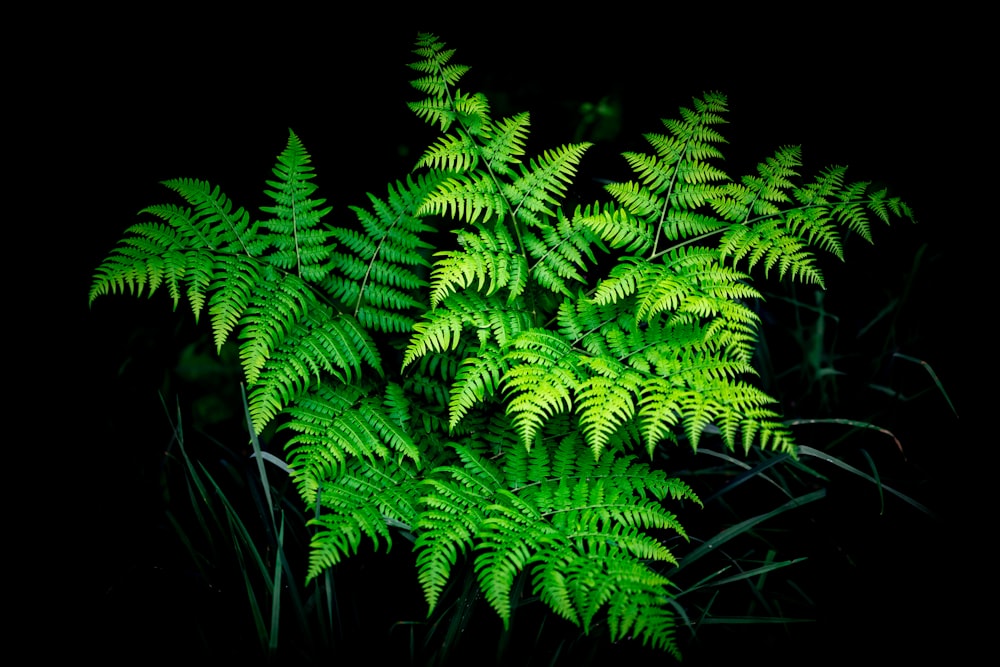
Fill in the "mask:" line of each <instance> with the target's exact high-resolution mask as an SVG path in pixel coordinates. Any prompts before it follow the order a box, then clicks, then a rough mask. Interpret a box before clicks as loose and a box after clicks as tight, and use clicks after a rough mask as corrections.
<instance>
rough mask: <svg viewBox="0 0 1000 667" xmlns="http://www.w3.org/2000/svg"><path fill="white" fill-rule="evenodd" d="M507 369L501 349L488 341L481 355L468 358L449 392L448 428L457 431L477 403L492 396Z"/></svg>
mask: <svg viewBox="0 0 1000 667" xmlns="http://www.w3.org/2000/svg"><path fill="white" fill-rule="evenodd" d="M506 372H507V364H506V363H505V361H504V360H503V358H502V357H501V355H500V350H499V349H498V348H497V347H496V346H495V345H493V344H491V343H487V344H486V345H484V346H483V347H482V348H480V350H479V354H477V355H474V356H469V357H466V358H465V359H463V360H462V363H461V364H460V366H459V370H458V373H457V374H456V376H455V382H454V384H453V385H452V387H451V390H450V392H449V401H448V427H449V429H451V430H454V429H455V427H456V426H458V424H459V422H460V421H461V420H462V418H463V417H464V416H465V415H466V414H467V413H468V412H469V410H471V409H472V408H473V407H474V406H476V405H477V404H479V403H482V402H483V401H485V400H487V399H489V398H492V397H493V396H494V394H495V393H496V391H497V388H498V387H499V386H500V382H501V378H502V377H503V376H504V375H505V374H506Z"/></svg>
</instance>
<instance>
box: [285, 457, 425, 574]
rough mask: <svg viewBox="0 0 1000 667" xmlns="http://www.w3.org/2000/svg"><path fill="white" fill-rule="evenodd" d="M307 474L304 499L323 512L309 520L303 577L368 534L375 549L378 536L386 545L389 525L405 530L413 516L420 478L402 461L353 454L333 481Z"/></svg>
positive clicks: (350, 552) (416, 513)
mask: <svg viewBox="0 0 1000 667" xmlns="http://www.w3.org/2000/svg"><path fill="white" fill-rule="evenodd" d="M310 480H311V481H312V482H313V485H314V486H315V492H314V493H313V494H312V495H311V498H310V499H309V500H307V502H309V503H310V504H313V503H318V504H319V505H320V506H321V507H322V508H323V512H322V513H320V515H319V516H318V517H316V518H313V519H311V520H310V521H309V525H310V526H312V527H313V528H314V530H315V532H314V533H313V536H312V540H311V542H310V548H311V550H310V553H309V568H308V572H307V574H306V580H307V581H311V580H313V579H314V578H315V577H317V576H319V575H320V574H321V573H322V572H323V571H325V570H327V569H328V568H330V567H332V566H334V565H336V564H337V563H339V562H340V561H341V560H342V559H343V558H345V557H349V556H351V555H354V554H356V553H357V552H358V549H359V547H360V545H361V542H362V539H364V538H368V539H370V540H371V541H372V544H373V546H374V548H375V549H378V548H379V546H380V543H381V541H383V540H384V541H385V543H386V549H387V550H388V549H391V548H392V532H391V531H390V530H389V528H390V527H396V528H400V529H403V530H409V529H411V528H412V527H413V526H414V525H416V523H417V521H418V518H419V512H420V502H419V498H420V490H421V489H420V484H421V483H420V481H419V480H418V479H417V478H416V477H415V476H414V475H413V473H412V470H410V469H409V468H408V467H407V466H406V465H400V464H399V463H398V462H393V463H385V462H380V461H367V460H364V459H359V458H354V459H351V460H350V461H348V462H347V464H346V465H345V466H344V467H343V468H342V469H341V470H340V472H339V474H338V475H337V477H336V480H335V481H333V479H331V478H327V479H326V480H324V481H322V482H319V483H316V481H315V478H310ZM301 488H303V484H302V482H301V480H300V489H301Z"/></svg>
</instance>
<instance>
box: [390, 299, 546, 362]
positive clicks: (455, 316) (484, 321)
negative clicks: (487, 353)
mask: <svg viewBox="0 0 1000 667" xmlns="http://www.w3.org/2000/svg"><path fill="white" fill-rule="evenodd" d="M518 305H519V304H514V305H513V306H508V305H507V303H506V300H501V299H500V298H499V297H498V296H496V295H493V296H488V297H483V296H480V295H479V294H476V293H474V292H465V293H458V292H455V293H452V294H450V295H448V296H447V297H446V298H445V299H444V301H443V302H442V303H441V306H440V307H438V308H437V309H435V310H432V311H429V312H427V313H425V314H424V318H423V320H421V321H420V322H417V323H416V324H414V325H413V336H412V337H411V338H410V343H409V345H408V346H407V348H406V352H405V354H404V356H403V366H404V367H406V366H409V365H410V364H411V363H413V362H414V361H415V360H417V359H419V358H420V357H422V356H423V355H425V354H427V353H428V352H432V351H436V352H446V351H450V350H454V349H455V348H457V347H458V344H459V341H460V340H461V338H462V334H463V332H464V330H466V329H469V330H470V331H473V332H475V334H476V337H477V339H478V340H479V343H480V345H483V344H485V343H486V342H487V341H489V340H492V341H493V342H494V343H495V344H496V345H497V347H499V348H501V349H503V348H505V347H507V345H508V344H509V343H510V341H511V340H513V339H514V338H515V337H516V336H517V335H518V334H519V333H520V332H522V331H524V330H526V329H528V328H530V327H531V314H530V313H528V312H525V311H524V310H521V309H520V308H518V307H517V306H518Z"/></svg>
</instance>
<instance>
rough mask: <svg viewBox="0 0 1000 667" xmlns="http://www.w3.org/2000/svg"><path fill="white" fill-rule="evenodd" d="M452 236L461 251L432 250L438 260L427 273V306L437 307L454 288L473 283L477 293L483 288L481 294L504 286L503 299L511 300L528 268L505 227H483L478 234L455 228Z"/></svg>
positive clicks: (523, 282) (521, 288)
mask: <svg viewBox="0 0 1000 667" xmlns="http://www.w3.org/2000/svg"><path fill="white" fill-rule="evenodd" d="M456 235H457V237H458V241H459V244H460V245H461V246H462V248H463V249H462V250H454V251H452V250H449V251H443V252H439V253H436V254H437V256H438V259H437V260H436V261H435V262H434V269H433V271H432V272H431V308H437V307H438V306H439V305H440V304H441V301H442V300H444V298H445V297H447V296H448V295H449V294H452V293H453V292H454V291H455V290H456V289H465V288H467V287H470V286H471V285H472V284H473V283H475V289H476V290H477V291H480V292H482V291H483V288H484V287H486V289H485V292H484V295H485V296H491V295H493V294H495V293H496V292H497V291H498V290H499V289H501V288H506V289H507V290H508V294H507V302H508V303H513V302H514V300H515V299H516V298H517V297H518V296H520V294H521V293H522V292H523V291H524V289H525V287H526V285H527V280H528V267H527V262H526V261H525V259H524V257H523V255H521V254H520V253H519V252H517V248H516V246H515V243H514V240H513V239H512V238H511V237H510V234H509V233H508V232H507V230H506V228H505V227H503V226H497V227H496V228H494V229H490V228H488V227H485V226H484V227H481V228H480V229H479V233H478V234H472V233H469V232H463V231H458V232H456ZM487 281H489V282H488V284H487Z"/></svg>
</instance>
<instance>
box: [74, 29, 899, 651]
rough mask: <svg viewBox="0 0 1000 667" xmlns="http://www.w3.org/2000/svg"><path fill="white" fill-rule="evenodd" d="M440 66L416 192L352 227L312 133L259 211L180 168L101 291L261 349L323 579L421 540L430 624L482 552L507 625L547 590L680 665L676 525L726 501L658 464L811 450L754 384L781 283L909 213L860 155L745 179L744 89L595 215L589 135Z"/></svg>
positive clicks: (259, 417) (412, 187) (97, 288)
mask: <svg viewBox="0 0 1000 667" xmlns="http://www.w3.org/2000/svg"><path fill="white" fill-rule="evenodd" d="M414 53H415V57H416V61H415V62H414V63H412V65H411V67H412V68H413V69H414V70H415V71H416V73H417V78H416V79H415V80H414V81H413V82H412V83H413V86H414V88H415V89H416V90H417V91H418V93H419V99H417V100H416V101H414V102H412V103H411V104H410V107H411V109H412V110H413V112H414V113H415V114H416V115H417V116H419V117H420V118H421V119H423V120H425V121H426V122H428V123H429V124H431V125H434V126H436V127H437V128H438V129H439V131H440V135H439V138H438V139H437V140H436V141H434V142H433V143H432V145H430V146H429V147H428V148H427V149H426V150H425V151H424V153H423V155H422V156H421V157H420V159H419V161H418V162H417V164H416V165H415V168H414V170H413V172H412V173H411V175H409V176H407V177H406V179H405V180H402V181H398V182H395V183H393V184H391V185H390V186H389V187H388V189H387V190H386V191H385V193H384V194H382V195H381V196H377V195H369V202H368V204H367V206H364V207H360V206H359V207H356V208H353V213H354V216H351V215H349V214H348V215H345V216H335V215H332V213H331V207H329V206H326V205H325V200H324V199H320V198H318V197H317V195H316V190H317V186H316V185H315V184H314V182H313V176H314V174H313V172H312V168H311V167H310V157H309V154H308V153H307V151H306V150H305V148H304V147H303V144H302V143H301V141H300V139H299V137H298V136H296V135H295V134H294V133H292V134H290V136H289V140H288V144H287V147H286V148H285V149H284V151H283V152H282V153H281V154H280V156H279V157H278V160H277V164H276V166H275V167H274V177H273V179H272V180H269V181H267V188H266V189H265V193H266V195H267V196H268V197H269V198H270V199H271V200H272V202H273V203H272V204H271V205H270V206H267V207H265V208H262V209H261V210H262V212H263V214H264V215H263V216H262V217H261V218H260V219H258V218H257V217H255V216H253V215H251V213H250V212H248V211H246V210H244V209H243V208H238V207H236V206H235V205H234V204H233V203H232V202H231V201H230V200H229V199H228V198H227V197H226V196H225V195H224V194H223V193H222V192H221V191H220V190H219V189H218V188H217V187H213V186H212V185H210V184H208V183H205V182H202V181H197V180H188V179H178V180H172V181H167V182H166V183H165V185H166V186H167V187H168V188H170V189H171V190H173V191H174V192H175V193H177V194H178V195H179V196H180V199H181V200H183V203H182V204H165V205H160V206H152V207H149V208H148V209H145V211H143V213H144V215H145V218H144V221H143V222H140V223H138V224H135V225H134V226H132V227H130V228H129V229H128V230H127V233H126V236H125V237H124V239H123V241H122V242H121V243H120V245H119V246H118V247H117V248H116V249H115V250H114V251H113V252H112V253H111V255H110V256H109V257H108V258H107V259H106V260H105V261H104V263H103V264H102V265H101V266H100V267H99V268H98V269H97V272H96V276H95V279H94V282H93V286H92V288H91V291H90V299H91V301H93V300H94V299H96V298H97V297H98V296H101V295H103V294H107V293H111V292H125V293H132V294H136V295H142V294H152V293H153V292H155V291H157V290H159V289H163V290H166V292H167V293H168V294H169V295H170V297H171V298H172V300H173V302H174V305H175V307H176V306H177V305H178V303H179V302H180V301H181V300H182V299H184V298H186V300H187V301H188V302H189V303H190V305H191V308H192V309H193V311H194V314H195V316H196V317H207V318H208V320H209V322H210V325H211V328H212V331H213V333H214V338H215V342H216V344H217V345H218V346H220V347H221V346H222V345H223V344H224V343H225V342H226V341H229V340H231V339H235V340H236V341H238V345H239V357H240V361H241V363H242V367H243V371H244V373H245V377H246V384H247V387H248V389H249V395H248V403H249V414H250V417H251V421H252V428H253V429H255V430H256V431H257V432H260V431H261V430H262V429H264V428H265V427H266V426H268V425H269V424H271V423H272V422H277V423H278V424H279V425H280V428H281V429H285V430H287V431H288V432H289V437H288V439H287V463H288V465H289V466H290V468H291V470H292V474H293V475H294V479H295V482H296V484H297V486H298V489H299V490H300V492H301V496H302V498H303V500H304V502H305V503H306V504H307V505H308V506H310V507H318V508H319V512H318V515H317V518H316V519H315V520H314V521H313V523H314V527H315V533H314V538H313V542H312V555H311V566H310V571H309V576H310V577H315V576H316V575H318V574H319V573H320V572H322V571H323V570H324V569H325V568H329V567H331V566H333V565H335V564H336V563H337V562H338V561H340V560H341V559H343V558H345V557H349V556H351V555H352V554H354V553H356V552H357V551H358V549H359V547H360V545H361V543H362V542H363V541H366V540H367V541H371V542H372V543H374V545H375V546H376V547H379V546H382V545H385V546H386V548H388V546H389V545H391V544H392V542H393V540H394V539H398V538H399V537H400V536H403V537H405V538H407V539H410V540H412V541H413V548H414V549H415V551H416V564H417V576H418V578H419V582H420V584H421V586H422V588H423V591H424V595H425V597H426V600H427V603H428V605H429V607H430V608H431V609H434V607H435V605H438V603H439V601H440V600H441V597H442V594H443V592H444V591H445V588H446V585H447V584H448V582H449V580H450V579H451V578H452V577H453V576H454V575H455V573H456V571H457V569H458V565H459V563H460V562H461V563H470V564H471V572H473V573H474V575H473V576H474V577H475V578H476V581H477V583H478V586H479V588H480V590H481V592H482V594H483V596H484V597H485V599H486V600H487V601H488V602H489V604H490V605H491V606H492V608H493V609H494V610H495V611H496V613H497V614H498V615H499V616H500V618H501V619H503V621H504V622H505V623H507V622H508V621H509V619H510V617H511V613H512V608H513V607H514V606H515V605H517V604H518V600H517V599H516V596H515V593H514V591H515V590H520V587H521V586H522V585H523V586H525V587H526V589H527V590H530V591H531V593H532V594H533V595H535V596H537V597H538V598H540V599H541V600H542V601H543V602H544V603H545V604H547V605H548V606H549V607H550V608H551V610H552V611H554V612H555V613H556V614H558V615H560V616H562V617H564V618H566V619H568V620H570V621H572V622H573V623H576V624H578V625H579V626H581V627H582V628H583V629H584V630H589V629H590V628H591V627H592V626H593V625H594V624H595V623H598V622H601V623H606V624H607V626H608V628H609V630H610V635H611V636H612V637H613V638H616V639H617V638H624V637H637V638H639V639H641V640H642V641H643V642H645V643H649V644H652V645H654V646H656V647H658V648H661V649H665V650H667V651H670V652H676V651H677V644H676V641H675V637H674V624H675V619H674V615H673V611H672V606H671V604H670V600H671V589H670V581H669V579H668V573H669V570H668V566H669V565H670V564H671V563H674V562H675V559H676V555H675V554H674V553H672V551H671V550H670V549H668V548H667V546H665V538H666V537H667V536H670V535H677V534H679V535H680V536H685V532H684V529H683V527H682V526H681V524H680V522H679V521H678V518H677V516H676V515H675V514H674V511H673V510H678V511H679V509H680V508H685V507H691V506H694V505H697V504H698V503H699V499H698V498H697V496H696V495H695V494H694V492H693V491H692V490H691V488H690V487H689V486H688V485H687V484H686V483H685V482H684V481H683V480H680V479H676V478H672V477H670V476H668V475H667V474H665V473H664V472H663V471H662V470H658V469H656V468H655V467H654V466H652V465H651V464H650V463H648V462H647V461H649V458H650V455H651V454H652V452H653V451H654V449H655V448H657V447H662V446H665V443H675V444H680V445H681V446H686V447H694V448H696V447H698V445H699V441H700V440H701V438H702V437H703V435H704V434H705V433H706V431H709V430H710V431H711V432H712V433H713V434H715V433H718V434H719V437H721V439H722V441H723V442H724V443H725V445H726V446H727V447H729V448H731V449H740V450H746V449H747V448H750V447H752V446H753V447H756V446H759V447H768V448H773V449H776V450H781V451H785V452H794V451H795V444H794V441H793V437H792V434H791V433H790V430H789V428H788V427H786V426H785V425H784V424H783V423H782V420H781V416H780V415H779V413H778V412H777V411H776V409H775V406H774V401H773V400H772V398H771V397H769V396H768V395H767V394H765V393H764V392H763V391H761V390H760V389H759V388H758V387H757V386H756V385H755V384H754V381H753V378H754V374H755V371H754V367H753V366H752V364H751V361H752V357H753V353H754V350H755V343H756V337H757V330H758V324H759V323H758V317H757V315H756V314H755V311H754V309H753V308H752V303H753V301H754V300H755V299H758V298H760V293H759V292H758V289H757V288H756V287H755V284H756V281H758V280H759V279H762V278H767V277H772V278H776V279H780V278H786V279H792V280H798V281H804V282H808V283H814V284H817V285H820V286H822V284H823V277H822V274H821V271H820V267H819V264H818V260H817V256H816V253H817V252H829V253H832V254H833V255H837V256H839V255H840V253H841V243H842V235H843V234H844V233H845V231H846V232H850V233H854V234H859V235H861V236H863V237H865V238H870V235H869V224H870V223H871V221H872V220H875V219H878V220H883V221H886V222H888V221H889V218H890V217H891V216H903V217H910V211H909V210H908V209H907V207H906V205H905V204H903V203H902V202H900V201H899V200H898V199H895V198H892V197H889V196H887V194H886V193H885V191H883V190H873V189H871V188H870V187H869V185H868V184H867V183H852V182H848V181H847V180H846V179H845V170H844V169H843V168H839V167H837V168H830V169H826V170H824V171H822V172H821V173H820V174H819V175H818V176H815V177H812V178H811V180H810V179H808V178H803V177H802V176H801V175H800V174H799V171H798V170H799V167H800V150H799V148H797V147H786V148H782V149H780V150H778V151H777V152H775V153H774V155H773V156H771V157H769V158H767V159H766V160H764V161H763V162H761V163H760V165H759V166H758V168H757V170H756V173H754V174H750V175H746V176H743V177H741V178H732V177H730V176H729V175H728V174H727V173H726V172H725V171H723V169H722V168H721V167H720V160H721V158H722V152H721V149H722V146H723V145H724V139H723V135H722V134H721V131H720V128H721V127H722V125H723V123H724V122H725V117H726V113H727V101H726V98H725V97H724V96H723V95H721V94H718V93H709V94H705V95H703V96H702V97H700V98H697V99H694V100H693V101H692V104H691V105H690V107H688V108H682V109H681V110H680V114H679V116H678V117H676V118H669V119H665V120H663V127H662V129H661V130H660V132H658V133H650V134H648V135H646V140H647V142H648V146H649V148H648V151H647V152H636V153H628V154H626V155H625V156H624V157H625V159H626V160H627V161H628V164H629V165H630V166H631V169H632V171H633V172H634V180H631V181H628V182H621V183H613V184H610V185H608V186H607V193H608V195H610V198H609V200H608V201H605V202H594V203H589V204H581V203H575V204H573V205H572V206H570V204H569V203H568V202H567V200H566V197H567V191H568V186H569V185H570V184H572V183H573V182H574V179H575V178H576V171H577V168H578V165H579V164H580V162H581V160H582V159H583V158H584V156H585V154H586V152H587V149H588V144H586V143H579V144H568V145H563V146H559V147H557V148H552V149H548V150H544V151H542V152H540V153H536V154H529V153H528V148H527V145H528V136H529V116H528V114H527V113H521V114H517V115H513V116H510V117H505V118H495V117H494V116H493V114H492V112H491V108H490V103H489V100H488V99H487V98H486V97H485V96H484V95H482V94H479V93H469V92H465V91H464V90H463V89H462V88H460V87H459V82H460V81H461V80H462V79H463V77H464V75H465V74H466V72H467V70H468V68H467V67H465V66H463V65H459V64H456V63H455V62H454V61H453V60H452V58H453V51H452V50H449V49H447V48H446V47H445V45H444V44H443V43H442V42H441V41H439V40H438V39H437V38H436V37H435V36H432V35H426V34H424V35H420V36H419V37H418V39H417V42H416V47H415V50H414ZM570 209H572V210H570ZM447 232H453V238H454V242H453V243H451V244H449V245H448V246H446V247H443V248H437V247H434V246H433V245H432V243H431V240H432V239H440V238H443V237H444V234H445V233H447ZM449 238H451V237H449ZM400 360H401V363H400ZM522 580H523V581H522Z"/></svg>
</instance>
